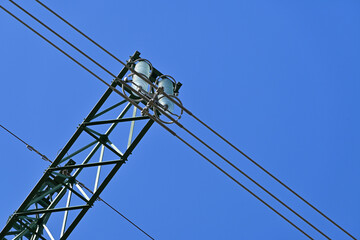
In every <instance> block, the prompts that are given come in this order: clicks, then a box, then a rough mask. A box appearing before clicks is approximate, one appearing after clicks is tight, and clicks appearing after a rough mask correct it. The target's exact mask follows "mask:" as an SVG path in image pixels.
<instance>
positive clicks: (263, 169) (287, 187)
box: [35, 0, 356, 240]
mask: <svg viewBox="0 0 360 240" xmlns="http://www.w3.org/2000/svg"><path fill="white" fill-rule="evenodd" d="M35 1H36V2H38V3H39V4H40V5H41V6H43V7H44V8H45V9H47V10H48V11H50V12H51V13H52V14H54V15H55V16H57V17H58V18H59V19H61V20H62V21H63V22H65V23H66V24H67V25H69V26H70V27H71V28H73V29H74V30H75V31H77V32H78V33H80V34H81V35H82V36H84V37H85V38H86V39H88V40H89V41H91V42H92V43H93V44H95V45H96V46H97V47H99V48H100V49H101V50H103V51H104V52H106V53H107V54H108V55H110V56H111V57H112V58H114V59H115V60H116V61H118V62H119V63H121V64H122V65H124V66H125V67H126V68H128V70H130V71H132V72H133V73H134V74H135V75H137V76H138V77H140V78H141V79H143V80H144V81H146V82H148V83H149V84H150V85H151V86H152V87H154V88H155V89H156V86H155V85H153V83H152V82H151V81H149V80H148V79H146V78H145V77H144V76H142V75H141V74H138V73H137V72H136V71H134V70H133V69H132V68H130V67H129V66H127V65H126V64H125V63H124V62H123V61H121V60H120V59H119V58H117V57H116V56H115V55H114V54H112V53H111V52H109V51H108V50H106V49H105V48H104V47H102V46H101V45H100V44H98V43H97V42H95V41H94V40H93V39H91V38H90V37H89V36H87V35H86V34H85V33H83V32H82V31H81V30H79V29H78V28H76V27H75V26H74V25H72V24H71V23H69V22H68V21H67V20H65V19H64V18H63V17H61V16H60V15H59V14H57V13H56V12H55V11H53V10H52V9H50V8H49V7H48V6H46V5H45V4H44V3H42V2H41V1H39V0H35ZM163 94H164V95H165V96H166V97H168V99H170V101H172V102H173V103H175V104H176V105H177V106H178V107H180V108H181V109H183V110H184V111H185V112H186V113H187V114H189V115H190V116H192V117H193V118H194V119H195V120H197V121H198V122H200V123H201V124H202V125H203V126H205V127H206V128H207V129H209V130H210V131H211V132H212V133H214V134H215V135H216V136H218V137H219V138H220V139H222V140H223V141H224V142H225V143H227V144H228V145H230V146H231V147H232V148H234V149H235V150H236V151H238V152H239V153H240V154H242V155H243V156H244V157H245V158H247V159H248V160H249V161H250V162H252V163H253V164H255V165H256V166H257V167H258V168H260V169H261V170H262V171H263V172H265V173H266V174H267V175H269V176H270V177H271V178H273V179H274V180H275V181H276V182H278V183H279V184H280V185H282V186H283V187H284V188H286V189H287V190H288V191H290V192H291V193H292V194H294V195H295V196H296V197H297V198H299V199H300V200H302V201H303V202H304V203H305V204H307V205H308V206H309V207H311V208H312V209H313V210H315V211H316V212H317V213H319V214H320V215H321V216H323V217H324V218H325V219H327V220H328V221H329V222H331V223H332V224H333V225H335V226H336V227H337V228H339V229H340V230H341V231H343V232H344V233H345V234H347V235H348V236H349V237H351V238H352V239H355V240H356V238H355V237H354V236H353V235H351V234H350V233H349V232H348V231H346V230H345V229H344V228H343V227H341V226H340V225H339V224H337V223H336V222H335V221H334V220H332V219H331V218H330V217H328V216H327V215H325V214H324V213H323V212H322V211H320V210H319V209H318V208H317V207H315V206H314V205H312V204H311V203H310V202H309V201H307V200H306V199H305V198H303V197H302V196H301V195H300V194H298V193H297V192H295V191H294V190H293V189H292V188H290V187H289V186H288V185H287V184H285V183H284V182H283V181H281V180H280V179H279V178H277V177H276V176H274V175H273V174H272V173H271V172H269V171H268V170H267V169H265V168H264V167H263V166H261V165H260V164H259V163H258V162H256V161H255V160H253V159H252V158H251V157H250V156H248V155H247V154H245V153H244V152H243V151H242V150H240V149H239V148H238V147H236V146H235V145H234V144H232V143H231V142H230V141H229V140H227V139H226V138H225V137H223V136H222V135H221V134H219V133H218V132H217V131H215V130H214V129H213V128H211V127H210V126H209V125H208V124H206V123H205V122H203V121H202V120H201V119H199V118H198V117H197V116H195V115H194V114H193V113H192V112H191V111H189V110H188V109H187V108H185V107H184V106H182V105H181V104H179V103H178V102H176V101H175V100H174V99H172V98H171V97H169V96H168V95H167V94H166V93H163Z"/></svg>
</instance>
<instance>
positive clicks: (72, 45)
mask: <svg viewBox="0 0 360 240" xmlns="http://www.w3.org/2000/svg"><path fill="white" fill-rule="evenodd" d="M10 2H11V3H13V4H14V5H15V6H17V7H18V8H19V9H20V10H22V11H23V12H25V13H26V14H27V15H29V16H30V17H31V18H33V19H34V20H35V21H37V22H38V23H40V24H41V25H42V26H44V27H45V28H46V29H48V30H49V31H51V32H52V33H53V34H55V35H56V36H57V37H59V38H60V39H61V40H63V41H64V42H66V43H67V44H68V45H70V46H71V47H73V48H74V49H75V50H77V51H78V52H80V53H81V54H82V55H84V56H85V57H86V58H88V59H89V60H90V61H92V62H93V63H95V64H96V65H97V66H99V67H100V68H101V69H103V70H104V71H106V72H107V73H108V74H110V75H111V76H112V77H114V78H116V79H118V78H117V76H115V75H114V74H112V73H111V72H110V71H109V70H108V69H106V68H105V67H103V66H102V65H101V64H99V63H98V62H97V61H95V60H94V59H93V58H91V57H90V56H89V55H87V54H85V53H84V52H83V51H82V50H80V49H79V48H77V47H76V46H75V45H74V44H72V43H71V42H69V41H68V40H66V39H65V38H64V37H62V36H61V35H60V34H58V33H57V32H55V31H54V30H53V29H52V28H50V27H49V26H47V25H46V24H44V23H43V22H42V21H41V20H39V19H38V18H36V17H35V16H34V15H32V14H31V13H29V12H28V11H26V10H25V9H24V8H22V7H21V6H19V5H18V4H16V3H15V2H14V1H12V0H10ZM119 80H120V79H119ZM158 110H160V111H161V112H162V113H163V114H164V115H166V116H167V117H168V118H170V119H171V120H172V121H173V122H174V123H175V124H177V125H178V126H179V127H181V128H183V129H184V130H185V131H186V132H187V133H189V134H190V135H191V136H192V137H194V138H195V139H197V140H198V141H199V142H201V143H202V144H203V145H205V146H206V147H207V148H208V149H210V150H211V151H212V152H214V153H215V154H216V155H217V156H219V157H220V158H222V159H223V160H224V161H225V162H226V163H228V164H229V165H230V166H232V167H233V168H235V169H236V170H237V171H238V172H240V173H241V174H242V175H244V176H245V177H246V178H247V179H249V180H250V181H251V182H253V183H254V184H256V185H257V186H258V187H259V188H261V189H262V190H263V191H265V192H266V193H267V194H269V195H270V196H271V197H272V198H274V199H275V200H276V201H278V202H279V203H280V204H281V205H283V206H284V207H286V208H287V209H288V210H290V211H291V212H292V213H294V214H295V215H296V216H297V217H299V218H300V219H301V220H302V221H304V222H305V223H307V224H308V225H309V226H311V227H312V228H313V229H315V230H316V231H317V232H319V233H320V234H321V235H323V236H324V237H325V238H327V239H329V240H330V239H331V238H330V237H329V236H327V235H326V234H325V233H324V232H322V231H321V230H320V229H318V228H317V227H316V226H314V225H313V224H312V223H310V222H309V221H308V220H307V219H305V218H304V217H302V216H301V215H300V214H299V213H297V212H296V211H295V210H293V209H292V208H291V207H290V206H288V205H287V204H286V203H284V202H283V201H282V200H280V199H279V198H278V197H276V196H275V195H274V194H272V193H271V192H270V191H268V190H267V189H266V188H264V187H263V186H262V185H261V184H259V183H258V182H257V181H255V180H254V179H253V178H251V177H250V176H249V175H247V174H246V173H245V172H243V171H242V170H240V169H239V168H238V167H236V166H235V165H234V164H233V163H231V162H230V161H229V160H228V159H226V158H225V157H224V156H223V155H221V154H219V153H218V152H217V151H216V150H214V149H213V148H212V147H210V146H209V145H208V144H206V143H205V142H204V141H203V140H201V139H200V138H199V137H197V136H196V135H194V134H193V133H192V132H191V131H189V130H188V129H187V128H185V127H184V126H183V125H181V124H180V123H178V122H177V121H175V119H173V118H172V117H171V116H170V115H168V114H167V113H166V112H165V111H162V109H161V108H158Z"/></svg>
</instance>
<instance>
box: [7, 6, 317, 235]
mask: <svg viewBox="0 0 360 240" xmlns="http://www.w3.org/2000/svg"><path fill="white" fill-rule="evenodd" d="M0 8H1V9H3V10H4V11H5V12H7V13H8V14H9V15H11V16H12V17H13V18H15V19H16V20H17V21H19V22H20V23H22V24H23V25H25V26H26V27H27V28H29V29H30V30H31V31H33V32H34V33H35V34H37V35H38V36H40V37H41V38H42V39H44V40H45V41H46V42H48V43H49V44H50V45H52V46H53V47H55V48H56V49H57V50H59V51H60V52H61V53H63V54H64V55H65V56H67V57H68V58H70V59H71V60H72V61H74V62H75V63H77V64H78V65H79V66H81V67H82V68H83V69H84V70H86V71H87V72H89V73H90V74H91V75H93V76H94V77H96V78H97V79H98V80H100V81H101V82H103V83H104V84H105V85H107V86H108V87H109V88H110V89H112V90H113V91H114V92H116V93H118V94H119V95H120V96H122V97H123V98H125V99H127V100H128V101H129V102H131V103H132V104H133V105H134V106H135V107H137V108H139V109H140V110H142V109H143V108H142V107H141V106H139V105H138V104H137V103H136V102H134V101H133V100H132V99H130V98H128V97H127V96H126V95H124V94H122V93H121V92H120V91H119V90H117V89H116V88H114V87H112V86H111V85H110V84H108V83H107V82H106V81H105V80H103V79H102V78H100V77H99V76H98V75H96V74H95V73H94V72H92V71H91V70H90V69H88V68H87V67H85V66H84V65H83V64H81V63H80V62H78V61H77V60H75V59H74V58H73V57H71V56H70V55H69V54H68V53H66V52H65V51H63V50H62V49H60V48H59V47H58V46H57V45H55V44H54V43H52V42H51V41H50V40H48V39H47V38H45V37H44V36H43V35H41V34H40V33H38V32H37V31H36V30H34V29H33V28H31V27H30V26H29V25H27V24H26V23H25V22H23V21H22V20H21V19H19V18H18V17H16V16H15V15H14V14H12V13H11V12H10V11H8V10H7V9H6V8H4V7H3V6H1V5H0ZM148 116H149V117H150V119H152V120H153V121H155V122H157V123H158V124H159V125H160V126H162V127H163V128H165V129H166V130H167V131H169V132H170V133H171V134H172V135H174V136H175V137H177V138H178V139H179V140H180V141H182V142H183V143H185V144H186V145H187V146H188V147H190V148H191V149H192V150H194V151H195V152H196V153H198V154H199V155H200V156H202V157H203V158H204V159H205V160H207V161H208V162H209V163H211V164H212V165H213V166H214V167H216V168H217V169H218V170H220V171H221V172H222V173H224V174H225V175H226V176H228V177H229V178H230V179H232V180H233V181H234V182H236V183H237V184H238V185H239V186H241V187H242V188H244V189H245V190H246V191H248V192H249V193H250V194H251V195H253V196H254V197H255V198H257V199H258V200H259V201H261V202H262V203H263V204H264V205H266V206H267V207H268V208H270V209H271V210H272V211H274V212H275V213H276V214H278V215H279V216H280V217H282V218H283V219H284V220H285V221H287V222H288V223H289V224H291V225H292V226H293V227H295V228H296V229H297V230H299V231H300V232H301V233H303V234H304V235H305V236H307V237H308V238H309V239H313V238H312V237H311V236H309V235H308V234H307V233H306V232H304V231H303V230H302V229H300V228H299V227H298V226H297V225H295V224H294V223H293V222H291V221H290V220H289V219H287V218H286V217H285V216H284V215H282V214H281V213H280V212H278V211H277V210H275V209H274V208H273V207H271V206H270V205H269V204H268V203H266V202H265V201H264V200H262V199H261V198H260V197H259V196H257V195H256V194H255V193H253V192H252V191H251V190H250V189H248V188H246V187H245V186H244V185H243V184H241V183H240V182H238V181H237V180H236V179H234V178H233V177H232V176H231V175H229V174H228V173H227V172H226V171H224V170H223V169H222V168H220V167H219V166H218V165H216V164H215V163H214V162H212V161H211V160H210V159H209V158H207V157H206V156H205V155H203V154H202V153H201V152H199V151H198V150H197V149H195V148H194V147H193V146H192V145H190V144H189V143H188V142H186V141H185V140H184V139H182V138H181V137H179V136H178V135H177V134H176V133H175V132H173V131H172V130H171V129H170V128H168V127H167V126H165V125H164V124H163V123H161V122H160V121H159V120H158V119H157V118H156V117H154V116H153V115H151V114H149V115H148Z"/></svg>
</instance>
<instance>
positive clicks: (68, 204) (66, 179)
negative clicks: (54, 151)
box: [0, 52, 162, 240]
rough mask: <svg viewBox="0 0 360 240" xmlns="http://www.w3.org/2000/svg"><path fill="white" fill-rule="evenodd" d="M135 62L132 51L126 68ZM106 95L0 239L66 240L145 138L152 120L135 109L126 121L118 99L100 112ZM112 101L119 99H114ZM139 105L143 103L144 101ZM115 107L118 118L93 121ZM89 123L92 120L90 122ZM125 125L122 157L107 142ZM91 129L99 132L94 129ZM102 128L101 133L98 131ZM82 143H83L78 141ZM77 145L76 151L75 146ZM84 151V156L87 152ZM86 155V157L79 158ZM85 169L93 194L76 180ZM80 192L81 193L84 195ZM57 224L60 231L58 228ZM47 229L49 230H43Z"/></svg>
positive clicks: (125, 108) (126, 107) (124, 71)
mask: <svg viewBox="0 0 360 240" xmlns="http://www.w3.org/2000/svg"><path fill="white" fill-rule="evenodd" d="M138 58H140V53H139V52H135V53H134V55H133V56H131V57H130V59H129V61H128V64H129V65H128V66H130V64H131V62H133V61H135V60H136V59H138ZM127 72H128V69H127V68H126V67H124V68H123V69H122V70H121V71H120V73H119V75H118V78H120V79H122V78H123V77H124V76H125V75H126V74H127ZM154 73H155V75H154ZM153 75H154V76H153ZM153 75H152V76H151V77H150V80H152V81H154V79H155V78H156V77H157V76H159V75H162V74H161V73H160V72H159V71H158V70H156V69H154V71H153ZM111 86H112V87H114V88H115V87H119V86H118V82H117V81H113V82H112V83H111ZM125 91H126V89H125ZM111 93H113V90H112V89H111V88H108V89H107V90H106V92H105V93H104V94H103V96H102V97H101V98H100V100H99V101H98V102H97V103H96V105H95V107H94V108H93V109H92V110H91V111H90V113H89V115H88V116H87V117H86V118H85V119H84V121H83V123H82V124H80V125H79V127H78V128H77V130H76V131H75V133H74V134H73V136H72V137H71V138H70V140H69V141H68V142H67V144H66V145H65V146H64V148H63V149H62V150H61V151H60V153H59V154H58V155H57V157H56V158H55V160H54V161H53V163H52V164H51V165H50V166H49V167H48V169H47V170H46V171H45V173H44V174H43V176H42V177H41V179H40V180H39V182H38V183H37V184H36V185H35V187H34V188H33V190H32V191H31V192H30V194H29V195H28V196H27V197H26V199H25V200H24V202H23V203H22V204H21V205H20V207H19V208H18V209H17V210H16V211H15V213H14V214H13V215H11V216H10V218H9V220H8V222H7V224H6V225H5V227H4V228H3V230H2V231H1V232H0V240H7V239H30V240H37V239H52V238H54V239H61V240H64V239H67V237H68V236H69V235H70V234H71V232H72V231H73V230H74V228H75V227H76V225H77V224H78V223H79V222H80V220H81V219H82V218H83V216H84V215H85V214H86V212H87V211H88V210H89V209H90V208H91V207H92V206H93V204H94V202H95V201H96V200H97V199H98V197H99V195H100V193H101V192H102V191H103V190H104V189H105V187H106V186H107V185H108V183H109V182H110V180H111V179H112V178H113V176H114V175H115V174H116V173H117V171H118V170H119V169H120V167H121V166H122V165H123V164H124V163H125V162H126V161H127V158H128V156H129V155H130V154H131V153H132V151H133V150H134V149H135V147H136V146H137V145H138V143H139V142H140V141H141V139H142V138H143V137H144V135H145V134H146V133H147V131H148V130H149V128H150V127H151V126H152V124H153V122H154V121H153V120H151V119H149V117H144V116H136V111H135V110H134V111H133V114H131V116H130V117H126V114H127V112H128V111H129V109H130V108H131V106H132V105H131V104H130V103H128V102H127V101H126V100H120V101H119V100H118V101H117V102H118V103H116V104H113V105H111V106H110V107H107V108H106V107H105V105H106V103H107V100H108V99H109V97H110V95H111ZM128 93H129V92H128ZM116 97H119V96H118V95H116ZM143 103H144V104H146V102H143ZM121 107H123V109H122V111H121V112H120V113H119V114H116V115H117V117H116V118H114V119H105V120H102V119H99V118H101V117H104V116H105V115H107V114H115V113H117V112H118V111H119V110H118V109H119V108H121ZM94 119H96V120H97V121H93V120H94ZM134 123H136V124H139V126H142V127H140V128H138V129H141V130H139V131H138V132H137V134H135V133H134ZM126 124H127V125H126ZM129 124H130V126H129V127H130V131H129V132H130V133H129V135H127V136H124V140H125V141H124V144H123V145H124V146H123V147H124V148H125V150H124V152H123V153H122V152H121V151H120V150H119V149H118V147H116V145H115V144H113V143H112V142H111V141H110V134H111V133H112V132H113V130H114V129H115V128H116V127H117V126H118V125H121V126H122V127H127V126H128V125H129ZM94 128H99V129H96V130H95V129H94ZM104 129H106V130H105V131H104ZM133 136H135V138H134V140H132V139H133ZM83 138H85V139H86V140H82V139H83ZM89 138H90V139H91V140H90V141H89V140H88V139H89ZM86 141H87V142H86ZM77 145H81V146H80V147H79V146H77ZM100 147H101V148H102V150H101V155H100V159H99V160H98V161H95V162H91V161H94V159H95V156H96V154H97V152H98V150H99V148H100ZM87 151H89V152H88V153H87ZM104 151H107V152H106V153H107V154H110V155H112V156H113V159H105V157H104ZM86 153H87V155H86V156H84V154H86ZM114 158H115V159H114ZM74 159H75V160H76V161H75V160H74ZM79 160H80V161H79ZM103 166H108V167H109V166H110V167H111V169H110V170H108V171H107V172H105V171H104V170H101V168H102V167H103ZM89 169H95V170H97V174H96V176H95V177H96V179H95V178H94V179H91V180H92V184H94V183H95V186H94V187H93V189H94V190H93V191H92V190H90V189H88V188H87V187H85V186H84V185H83V183H82V182H80V181H79V178H80V177H81V176H82V175H81V174H82V173H84V172H83V171H87V170H89ZM107 169H108V168H107ZM100 170H101V174H103V172H105V174H104V176H102V178H101V179H100ZM86 176H87V175H86ZM81 180H82V179H81ZM84 189H85V190H86V191H87V192H85V190H84ZM66 193H68V196H67V197H65V196H66ZM62 204H64V206H62ZM57 213H62V214H63V220H62V223H56V222H55V223H52V222H51V216H53V214H57ZM59 225H61V226H60V227H59ZM49 226H51V227H52V228H49ZM55 227H58V228H59V229H58V231H57V232H56V231H55V230H54V229H53V228H55ZM53 233H56V234H57V233H59V235H57V236H56V237H55V236H53Z"/></svg>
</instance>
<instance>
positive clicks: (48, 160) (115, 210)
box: [0, 6, 154, 240]
mask: <svg viewBox="0 0 360 240" xmlns="http://www.w3.org/2000/svg"><path fill="white" fill-rule="evenodd" d="M0 7H1V6H0ZM1 8H2V7H1ZM0 127H1V128H3V129H4V130H5V131H7V132H8V133H9V134H11V135H12V136H14V137H15V138H17V139H18V140H19V141H20V142H22V143H23V144H25V145H26V148H28V149H29V150H30V151H34V152H35V153H37V154H38V155H39V156H40V157H41V158H42V159H43V160H45V161H47V162H50V163H52V162H53V161H51V160H50V159H49V158H48V157H46V156H45V155H44V154H42V153H41V152H39V151H38V150H36V149H35V148H34V147H32V146H31V145H29V144H28V143H27V142H25V141H24V140H23V139H21V138H20V137H18V136H17V135H16V134H15V133H13V132H11V131H10V130H9V129H7V128H6V127H4V126H3V125H1V124H0ZM76 181H77V183H78V184H79V185H80V186H82V187H83V188H85V189H86V190H87V191H89V192H90V193H91V194H94V192H93V191H91V189H89V188H88V187H86V186H85V184H83V183H82V182H80V181H78V180H76ZM98 200H99V201H101V202H103V203H104V204H105V205H107V206H108V207H109V208H111V209H112V210H113V211H114V212H116V213H117V214H119V215H120V216H121V217H122V218H124V219H125V220H126V221H128V222H129V223H130V224H132V225H133V226H134V227H136V228H137V229H138V230H140V231H141V232H142V233H144V234H145V235H146V236H148V237H149V238H150V239H153V240H154V238H153V237H151V236H150V235H149V234H148V233H146V232H145V231H144V230H142V229H141V228H140V227H139V226H138V225H136V224H135V223H134V222H133V221H131V220H130V219H129V218H127V217H126V216H125V215H124V214H122V213H121V212H120V211H119V210H117V209H116V208H114V207H113V206H111V205H110V204H109V203H108V202H106V201H105V200H104V199H102V198H100V197H98Z"/></svg>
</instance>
